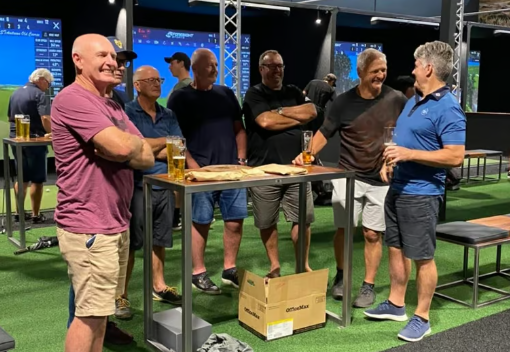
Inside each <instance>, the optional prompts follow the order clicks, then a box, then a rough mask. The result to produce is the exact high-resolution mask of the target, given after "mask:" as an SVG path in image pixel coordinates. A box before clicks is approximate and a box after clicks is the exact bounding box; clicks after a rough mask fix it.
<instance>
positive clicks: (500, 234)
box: [434, 214, 510, 308]
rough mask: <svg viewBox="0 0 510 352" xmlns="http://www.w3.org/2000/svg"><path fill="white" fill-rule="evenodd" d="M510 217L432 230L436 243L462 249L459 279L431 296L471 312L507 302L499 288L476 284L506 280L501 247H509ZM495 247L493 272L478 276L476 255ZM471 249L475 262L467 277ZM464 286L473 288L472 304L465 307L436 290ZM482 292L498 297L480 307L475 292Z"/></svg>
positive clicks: (454, 223)
mask: <svg viewBox="0 0 510 352" xmlns="http://www.w3.org/2000/svg"><path fill="white" fill-rule="evenodd" d="M509 234H510V214H509V215H500V216H493V217H489V218H483V219H476V220H471V221H467V222H466V221H454V222H450V223H445V224H440V225H438V226H437V227H436V236H437V240H439V241H445V242H449V243H452V244H456V245H459V246H463V247H464V261H463V279H462V280H457V281H454V282H449V283H446V284H442V285H438V286H437V288H436V292H435V293H434V295H435V296H437V297H441V298H444V299H447V300H450V301H453V302H456V303H459V304H462V305H466V306H468V307H471V308H479V307H483V306H487V305H490V304H493V303H496V302H500V301H503V300H506V299H510V292H507V291H503V290H501V289H499V288H496V287H492V286H489V285H484V284H481V283H480V279H483V278H489V277H494V276H504V277H507V278H510V274H508V272H510V269H504V270H501V247H502V246H503V245H505V244H510V235H509ZM488 247H497V251H496V271H494V272H491V273H488V274H483V275H480V251H481V249H483V248H488ZM470 248H472V249H474V252H475V258H474V265H473V276H472V277H468V260H469V249H470ZM461 284H467V285H470V286H472V287H473V296H472V302H471V303H466V302H464V301H461V300H459V299H456V298H454V297H451V296H448V295H446V294H444V293H439V292H438V291H439V290H442V289H446V288H450V287H454V286H458V285H461ZM480 288H483V289H486V290H490V291H493V292H497V293H499V294H500V295H501V296H500V297H498V298H495V299H492V300H489V301H485V302H482V303H479V302H478V293H479V289H480Z"/></svg>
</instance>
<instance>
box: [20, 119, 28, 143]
mask: <svg viewBox="0 0 510 352" xmlns="http://www.w3.org/2000/svg"><path fill="white" fill-rule="evenodd" d="M21 139H22V140H25V141H28V140H29V139H30V115H23V119H21Z"/></svg>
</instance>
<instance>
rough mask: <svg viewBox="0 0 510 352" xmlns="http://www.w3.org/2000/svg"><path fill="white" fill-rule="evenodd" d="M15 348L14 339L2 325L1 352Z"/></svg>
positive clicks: (0, 331)
mask: <svg viewBox="0 0 510 352" xmlns="http://www.w3.org/2000/svg"><path fill="white" fill-rule="evenodd" d="M13 349H14V339H13V338H12V337H11V335H9V334H8V333H6V332H5V331H4V329H2V328H1V327H0V352H7V351H10V350H13Z"/></svg>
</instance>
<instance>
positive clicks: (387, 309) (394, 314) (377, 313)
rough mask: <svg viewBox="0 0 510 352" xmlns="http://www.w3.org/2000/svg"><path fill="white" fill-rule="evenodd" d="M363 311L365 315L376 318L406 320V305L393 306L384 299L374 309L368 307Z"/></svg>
mask: <svg viewBox="0 0 510 352" xmlns="http://www.w3.org/2000/svg"><path fill="white" fill-rule="evenodd" d="M364 313H365V315H366V316H367V317H369V318H372V319H378V320H394V321H406V320H407V314H406V307H402V308H398V307H395V306H394V305H393V304H391V303H390V302H389V301H384V302H382V303H381V304H379V305H378V306H377V307H375V308H374V309H368V310H366V311H365V312H364Z"/></svg>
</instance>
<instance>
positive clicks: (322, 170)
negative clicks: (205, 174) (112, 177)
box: [144, 165, 353, 188]
mask: <svg viewBox="0 0 510 352" xmlns="http://www.w3.org/2000/svg"><path fill="white" fill-rule="evenodd" d="M286 166H289V167H299V168H305V169H307V171H308V173H307V174H301V175H276V174H266V175H264V176H251V177H245V178H242V179H241V180H238V181H188V180H185V181H175V180H173V179H171V178H169V177H168V175H167V174H159V175H146V176H144V178H148V179H153V180H156V181H159V182H158V183H161V182H162V183H167V184H173V185H178V186H179V187H186V188H188V187H192V188H195V187H201V188H202V187H203V186H207V185H210V186H214V185H219V184H227V183H228V184H232V183H243V182H253V181H262V180H271V179H272V180H275V181H276V180H277V179H286V180H287V179H289V180H290V179H299V178H303V177H306V178H313V176H327V175H331V176H332V177H331V179H335V178H341V177H334V176H335V175H342V176H343V175H347V174H353V172H352V171H347V170H344V169H339V168H334V167H326V166H315V165H312V166H294V165H286ZM187 171H192V170H190V169H186V172H187ZM197 171H198V170H197ZM344 177H345V176H344ZM323 179H328V177H324V178H323ZM298 182H302V181H298V180H296V183H298ZM149 183H153V182H150V181H149ZM285 183H289V182H285Z"/></svg>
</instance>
